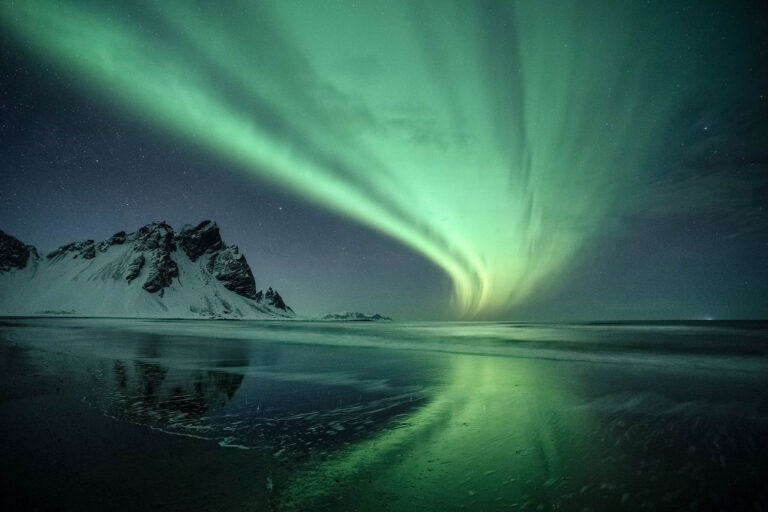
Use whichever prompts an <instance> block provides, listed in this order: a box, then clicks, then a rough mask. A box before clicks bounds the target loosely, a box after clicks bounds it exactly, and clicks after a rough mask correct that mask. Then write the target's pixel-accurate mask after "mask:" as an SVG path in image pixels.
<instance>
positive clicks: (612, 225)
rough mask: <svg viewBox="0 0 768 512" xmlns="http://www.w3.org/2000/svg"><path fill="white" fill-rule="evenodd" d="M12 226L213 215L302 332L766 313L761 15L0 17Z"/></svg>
mask: <svg viewBox="0 0 768 512" xmlns="http://www.w3.org/2000/svg"><path fill="white" fill-rule="evenodd" d="M0 51H1V52H2V53H1V54H0V59H1V60H0V94H2V97H0V172H2V183H3V186H2V187H1V188H0V229H3V230H4V231H6V232H8V233H10V234H12V235H14V236H16V237H18V238H20V239H21V240H23V241H25V242H26V243H30V244H34V245H36V246H38V247H39V248H41V249H42V250H44V251H47V250H51V249H53V248H55V247H56V246H58V245H60V244H63V243H66V242H70V241H74V240H81V239H88V238H92V239H97V240H98V239H103V238H106V237H107V236H109V235H110V234H112V233H113V232H115V231H118V230H121V229H125V230H128V231H131V230H134V229H136V228H138V227H140V226H141V225H143V224H146V223H148V222H151V221H153V220H160V219H162V220H166V221H167V222H169V223H170V224H171V225H172V226H174V227H181V226H182V225H184V224H186V223H197V222H199V221H201V220H203V219H213V220H216V221H217V222H218V223H219V226H220V228H221V231H222V235H223V237H224V239H225V241H226V242H228V243H235V244H237V245H238V246H239V247H240V248H241V250H242V251H243V252H244V253H245V255H246V257H247V258H248V260H249V262H250V264H251V267H252V268H253V269H254V274H255V275H256V279H257V285H259V286H260V287H265V286H269V285H271V286H274V287H275V288H276V289H278V290H279V291H280V293H281V294H282V295H283V296H284V298H285V300H286V302H287V303H288V304H289V305H291V306H292V307H294V309H296V310H297V311H298V312H299V313H302V314H308V315H311V314H317V313H322V312H328V311H337V310H363V311H368V312H379V313H383V314H390V315H392V316H394V317H395V318H398V319H446V318H490V319H519V320H569V319H583V320H594V319H637V318H645V319H654V318H757V317H767V316H768V271H766V267H768V265H766V261H768V211H766V208H768V71H767V70H766V66H765V64H764V63H765V62H768V8H767V7H766V5H765V4H764V2H758V1H755V2H748V1H745V2H707V1H704V2H702V1H695V2H694V1H691V2H682V1H681V2H636V1H632V2H629V1H627V2H622V1H616V2H611V3H610V5H608V4H606V2H601V1H581V2H566V1H563V2H552V3H546V4H545V3H542V2H533V1H530V2H528V1H521V2H511V1H489V2H463V1H448V0H446V1H407V2H406V1H403V2H398V1H393V2H387V3H382V2H375V1H352V0H329V1H323V2H309V1H298V0H288V1H281V2H269V1H268V2H227V3H226V4H222V3H221V2H205V1H184V2H182V1H179V2H176V1H168V2H150V1H147V2H142V1H137V2H130V3H127V2H117V1H114V2H87V1H74V0H72V1H61V2H53V1H40V2H34V3H33V2H10V1H5V2H2V3H1V4H0Z"/></svg>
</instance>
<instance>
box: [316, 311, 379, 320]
mask: <svg viewBox="0 0 768 512" xmlns="http://www.w3.org/2000/svg"><path fill="white" fill-rule="evenodd" d="M318 320H338V321H343V322H375V321H378V320H392V319H391V318H389V317H388V316H381V315H380V314H378V313H376V314H375V315H366V314H365V313H360V312H357V311H354V312H349V311H344V312H341V313H328V314H326V315H323V316H321V317H320V318H318Z"/></svg>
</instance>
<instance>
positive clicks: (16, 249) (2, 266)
mask: <svg viewBox="0 0 768 512" xmlns="http://www.w3.org/2000/svg"><path fill="white" fill-rule="evenodd" d="M36 254H37V250H36V249H35V248H34V247H32V246H31V245H25V244H24V243H22V242H21V241H20V240H18V239H16V238H14V237H12V236H11V235H8V234H6V233H4V232H3V231H0V271H3V270H10V269H12V268H24V267H26V266H27V261H28V260H29V256H30V255H36Z"/></svg>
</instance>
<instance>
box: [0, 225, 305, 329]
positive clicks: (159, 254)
mask: <svg viewBox="0 0 768 512" xmlns="http://www.w3.org/2000/svg"><path fill="white" fill-rule="evenodd" d="M37 314H71V315H78V316H117V317H157V318H200V317H203V318H280V317H283V318H286V317H293V316H294V312H293V310H292V309H291V308H290V307H288V306H287V305H286V304H285V302H284V301H283V298H282V297H281V296H280V294H279V293H277V292H276V291H275V290H273V289H272V288H268V289H267V291H266V292H263V291H260V290H257V288H256V281H255V280H254V277H253V272H252V271H251V268H250V266H249V265H248V262H247V261H246V259H245V256H243V255H242V254H241V253H240V251H239V250H238V248H237V246H235V245H226V244H225V243H224V241H223V240H222V239H221V234H220V233H219V227H218V226H217V225H216V223H215V222H211V221H207V220H206V221H204V222H201V223H200V224H198V225H197V226H189V225H188V226H184V227H183V228H181V230H179V231H178V232H175V231H174V230H173V228H172V227H171V226H169V225H168V224H166V223H165V222H153V223H152V224H148V225H146V226H144V227H142V228H140V229H138V230H137V231H135V232H133V233H126V232H125V231H120V232H118V233H115V234H114V235H112V236H111V237H110V238H108V239H106V240H103V241H101V242H94V241H93V240H86V241H84V242H74V243H70V244H66V245H62V246H61V247H59V248H58V249H56V250H55V251H53V252H51V253H49V254H47V255H46V256H45V257H41V256H40V254H39V253H38V251H37V249H35V248H34V247H33V246H31V245H26V244H24V243H23V242H21V241H19V240H17V239H16V238H14V237H12V236H10V235H8V234H6V233H4V232H2V231H0V315H37Z"/></svg>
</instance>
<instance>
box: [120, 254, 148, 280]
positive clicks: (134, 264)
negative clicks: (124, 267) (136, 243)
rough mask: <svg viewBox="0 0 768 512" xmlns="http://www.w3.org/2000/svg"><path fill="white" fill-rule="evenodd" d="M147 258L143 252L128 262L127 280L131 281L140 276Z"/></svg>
mask: <svg viewBox="0 0 768 512" xmlns="http://www.w3.org/2000/svg"><path fill="white" fill-rule="evenodd" d="M145 261H146V260H145V259H144V255H143V254H139V255H138V256H136V257H135V258H134V259H133V261H131V262H130V263H129V264H128V271H127V272H126V273H125V280H126V281H128V282H129V283H130V282H131V281H133V280H134V279H136V278H137V277H139V273H140V272H141V269H142V268H143V267H144V262H145Z"/></svg>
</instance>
